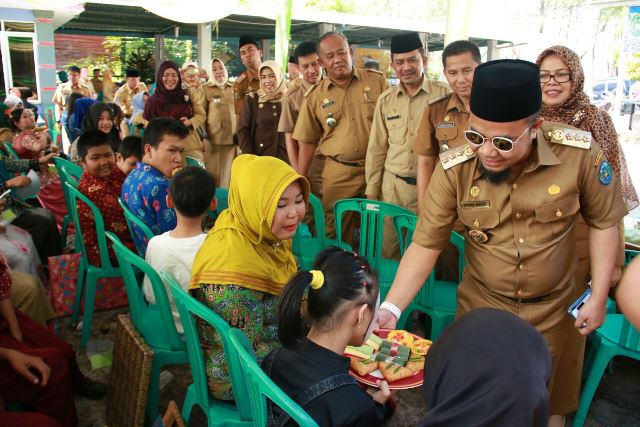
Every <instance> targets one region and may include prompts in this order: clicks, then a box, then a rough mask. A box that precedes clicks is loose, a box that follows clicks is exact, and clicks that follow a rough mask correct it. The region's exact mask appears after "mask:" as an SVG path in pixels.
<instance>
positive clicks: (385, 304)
mask: <svg viewBox="0 0 640 427" xmlns="http://www.w3.org/2000/svg"><path fill="white" fill-rule="evenodd" d="M380 308H381V309H382V308H384V309H385V310H387V311H390V312H391V314H393V315H394V316H395V317H396V320H400V315H401V314H402V310H400V309H399V308H398V307H396V305H395V304H393V303H391V302H389V301H385V302H383V303H382V304H380Z"/></svg>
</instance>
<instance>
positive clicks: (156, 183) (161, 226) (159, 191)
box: [122, 162, 177, 253]
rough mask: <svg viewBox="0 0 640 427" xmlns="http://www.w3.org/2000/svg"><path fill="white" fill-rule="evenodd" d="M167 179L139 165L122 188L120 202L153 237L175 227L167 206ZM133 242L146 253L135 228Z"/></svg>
mask: <svg viewBox="0 0 640 427" xmlns="http://www.w3.org/2000/svg"><path fill="white" fill-rule="evenodd" d="M169 182H170V181H169V179H168V178H167V177H165V176H164V175H163V174H162V173H161V172H160V171H159V170H157V169H156V168H154V167H152V166H150V165H148V164H146V163H143V162H138V164H137V165H136V168H135V169H134V170H132V171H131V173H130V174H129V176H127V179H126V180H125V181H124V185H123V186H122V200H123V201H124V203H125V204H126V205H127V206H128V207H129V209H130V210H131V212H133V214H135V215H136V216H137V217H138V218H140V219H141V220H142V221H144V223H145V224H147V226H149V228H150V229H151V231H152V232H153V234H155V235H158V234H162V233H164V232H165V231H170V230H173V229H174V228H176V223H177V220H176V213H175V211H174V210H173V209H171V208H170V207H168V206H167V194H169ZM133 228H134V236H133V241H134V243H135V244H136V247H137V248H138V249H139V250H140V252H141V253H145V252H146V251H145V249H146V247H147V243H148V242H147V241H146V240H145V237H144V234H143V233H142V231H140V230H138V229H137V228H136V227H135V226H134V227H133Z"/></svg>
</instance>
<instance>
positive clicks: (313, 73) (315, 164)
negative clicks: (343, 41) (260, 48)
mask: <svg viewBox="0 0 640 427" xmlns="http://www.w3.org/2000/svg"><path fill="white" fill-rule="evenodd" d="M290 60H291V61H293V62H292V63H293V64H295V66H296V70H297V72H298V73H299V74H300V75H301V77H302V78H298V77H296V78H295V80H296V81H298V82H297V83H295V84H292V85H291V86H290V87H289V92H288V93H287V96H286V98H285V99H284V100H283V101H282V113H281V114H280V122H279V123H278V132H282V133H284V138H285V141H286V143H287V155H288V156H289V162H290V163H291V167H293V168H294V169H295V170H296V171H297V170H298V153H299V149H298V141H296V140H295V139H293V130H294V129H295V127H296V121H297V120H298V114H300V107H301V106H302V101H304V94H305V93H306V92H307V91H308V90H309V89H311V87H312V86H313V85H315V84H316V83H318V82H319V81H320V80H322V65H320V57H319V56H318V44H317V43H316V42H313V41H306V42H302V43H300V44H299V45H298V46H297V47H296V48H295V50H294V51H293V56H292V57H291V58H290ZM289 69H291V67H289ZM291 81H292V80H290V82H291ZM323 167H324V156H323V155H322V154H321V153H320V151H319V150H316V153H315V155H314V156H313V161H312V162H311V167H310V168H309V184H311V192H312V193H313V194H315V195H316V196H318V197H322V168H323Z"/></svg>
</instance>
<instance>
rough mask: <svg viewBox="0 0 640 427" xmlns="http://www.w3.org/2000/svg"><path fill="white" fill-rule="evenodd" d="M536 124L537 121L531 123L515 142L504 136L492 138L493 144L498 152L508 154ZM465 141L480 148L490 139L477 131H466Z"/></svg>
mask: <svg viewBox="0 0 640 427" xmlns="http://www.w3.org/2000/svg"><path fill="white" fill-rule="evenodd" d="M534 123H535V121H533V122H531V123H529V126H527V127H526V129H525V130H524V131H523V132H522V133H521V134H520V136H519V137H517V138H516V139H514V140H511V139H509V138H505V137H503V136H494V137H493V138H491V143H492V144H493V146H494V147H495V148H496V150H498V151H502V152H504V153H508V152H509V151H511V150H513V146H514V145H515V144H516V142H518V140H519V139H520V138H522V136H523V135H524V134H525V133H526V132H527V131H528V130H529V129H530V128H531V126H533V124H534ZM464 139H466V140H467V142H468V143H469V144H471V145H473V146H475V147H480V146H481V145H482V144H484V143H485V141H486V140H488V139H489V138H487V137H485V136H484V135H482V134H480V133H478V132H476V131H475V130H471V129H467V130H465V131H464Z"/></svg>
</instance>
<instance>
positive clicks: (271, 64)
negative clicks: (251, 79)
mask: <svg viewBox="0 0 640 427" xmlns="http://www.w3.org/2000/svg"><path fill="white" fill-rule="evenodd" d="M264 68H269V69H271V71H273V74H275V75H276V88H275V89H274V91H273V92H266V91H265V90H264V88H263V87H262V79H260V89H259V90H258V97H259V98H258V102H268V101H272V102H274V101H275V102H280V98H282V97H283V96H284V94H285V92H286V90H287V85H286V84H285V82H284V74H282V68H280V66H279V65H278V63H277V62H276V61H264V62H263V63H262V65H260V71H259V72H258V76H259V75H260V74H261V73H262V70H263V69H264Z"/></svg>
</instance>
